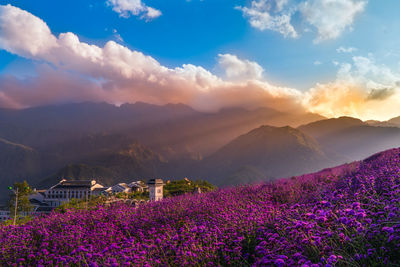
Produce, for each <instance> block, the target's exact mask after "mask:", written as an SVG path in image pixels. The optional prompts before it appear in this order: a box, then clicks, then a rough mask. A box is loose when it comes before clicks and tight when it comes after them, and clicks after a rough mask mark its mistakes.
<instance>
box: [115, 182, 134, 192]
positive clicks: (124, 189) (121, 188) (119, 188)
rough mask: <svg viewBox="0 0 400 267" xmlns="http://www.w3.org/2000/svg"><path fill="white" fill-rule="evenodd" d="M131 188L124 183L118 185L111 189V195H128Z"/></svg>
mask: <svg viewBox="0 0 400 267" xmlns="http://www.w3.org/2000/svg"><path fill="white" fill-rule="evenodd" d="M130 191H131V188H130V187H129V186H128V185H127V184H126V183H118V184H116V185H114V186H112V187H111V193H112V194H118V193H129V192H130Z"/></svg>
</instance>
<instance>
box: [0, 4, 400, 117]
mask: <svg viewBox="0 0 400 267" xmlns="http://www.w3.org/2000/svg"><path fill="white" fill-rule="evenodd" d="M0 49H4V50H6V51H9V52H12V53H15V54H17V55H19V56H22V57H25V58H28V59H33V60H37V62H38V65H39V66H40V68H39V70H38V71H37V72H38V75H37V76H36V77H28V78H22V79H21V78H16V77H13V76H9V75H8V76H6V75H0V106H2V107H16V108H19V107H27V106H35V105H43V104H49V103H59V102H64V101H107V102H110V103H124V102H136V101H144V102H148V103H153V104H166V103H185V104H187V105H190V106H192V107H194V108H196V109H198V110H205V111H215V110H218V109H220V108H224V107H232V106H234V107H249V108H254V107H261V106H264V107H270V108H274V109H277V110H279V111H294V110H296V111H298V112H299V111H312V112H318V113H320V114H322V115H326V116H341V115H349V116H357V117H360V118H363V119H388V118H390V117H394V116H397V115H399V109H398V107H399V106H400V72H396V71H393V70H392V69H390V68H388V67H387V66H385V65H380V64H377V63H376V62H375V60H374V58H373V57H372V55H368V57H353V58H352V62H350V63H342V64H339V63H338V67H339V70H338V74H337V78H336V80H335V81H333V82H330V83H324V84H316V85H315V86H314V87H313V88H311V89H310V90H308V91H307V92H301V91H299V90H297V89H294V88H287V87H281V86H274V85H272V84H270V83H269V82H268V81H266V80H265V79H263V75H262V74H263V69H262V67H261V66H260V65H258V64H257V63H256V62H252V61H249V60H245V59H239V58H238V57H237V56H235V55H231V54H224V55H219V60H218V63H219V67H222V68H223V69H224V71H225V75H226V78H227V79H223V78H221V77H218V76H216V75H214V74H213V73H211V72H210V71H208V70H206V69H205V68H203V67H201V66H195V65H192V64H184V65H183V66H181V67H176V68H168V67H165V66H163V65H161V64H160V63H159V62H158V61H157V60H155V59H154V58H152V57H150V56H147V55H144V54H143V53H141V52H138V51H134V50H130V49H129V48H127V47H124V46H122V45H120V44H117V43H116V42H113V41H109V42H107V43H106V44H105V45H104V46H103V47H100V46H96V45H91V44H88V43H84V42H82V41H80V40H79V38H78V37H77V36H76V35H75V34H73V33H70V32H69V33H61V34H60V35H59V36H58V37H56V36H54V35H53V34H52V33H51V31H50V29H49V27H48V26H47V25H46V23H45V22H44V21H42V20H40V19H39V18H37V17H35V16H34V15H32V14H30V13H28V12H26V11H23V10H21V9H19V8H16V7H13V6H10V5H7V6H0ZM49 65H51V67H48V66H49Z"/></svg>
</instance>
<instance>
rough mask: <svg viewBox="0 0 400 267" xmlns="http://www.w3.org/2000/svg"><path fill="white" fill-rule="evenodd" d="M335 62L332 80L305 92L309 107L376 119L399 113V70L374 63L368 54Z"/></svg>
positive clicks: (331, 114)
mask: <svg viewBox="0 0 400 267" xmlns="http://www.w3.org/2000/svg"><path fill="white" fill-rule="evenodd" d="M338 66H339V70H338V73H337V78H336V80H335V81H333V82H330V83H325V84H317V85H316V86H315V87H314V88H312V89H310V90H309V91H308V92H306V97H305V101H306V103H307V105H308V106H309V108H310V110H311V111H313V112H317V113H320V114H322V115H325V116H328V117H331V116H334V117H336V116H343V115H348V116H355V117H359V118H363V119H378V120H385V119H388V118H391V117H394V116H398V115H400V112H399V108H398V107H399V106H400V72H394V71H393V70H391V69H390V68H388V67H387V66H385V65H378V64H377V63H375V60H374V59H373V58H371V57H353V58H352V62H351V63H342V64H339V63H338Z"/></svg>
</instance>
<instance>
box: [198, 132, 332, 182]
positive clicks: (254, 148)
mask: <svg viewBox="0 0 400 267" xmlns="http://www.w3.org/2000/svg"><path fill="white" fill-rule="evenodd" d="M329 163H330V162H329V159H328V158H327V157H326V155H325V154H324V153H323V152H322V150H321V149H320V147H319V145H318V144H317V142H316V141H315V140H314V139H313V138H311V137H309V136H307V135H305V134H304V133H302V132H301V131H299V130H297V129H294V128H291V127H272V126H261V127H259V128H257V129H254V130H252V131H250V132H249V133H247V134H244V135H241V136H239V137H238V138H236V139H235V140H233V141H232V142H230V143H228V144H227V145H225V146H224V147H222V148H221V149H220V150H218V151H217V152H216V153H214V154H212V155H211V156H210V157H208V158H206V159H205V160H204V162H202V163H201V164H202V167H204V168H205V172H206V173H207V174H206V176H207V177H209V179H210V180H211V181H212V182H214V183H216V184H217V185H220V186H221V185H235V184H244V183H251V182H255V181H262V180H269V179H273V178H279V177H286V176H293V175H296V174H297V175H298V174H301V173H307V172H310V171H312V170H317V169H319V168H322V167H324V166H325V167H326V166H329ZM246 178H247V179H246Z"/></svg>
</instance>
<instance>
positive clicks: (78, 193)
mask: <svg viewBox="0 0 400 267" xmlns="http://www.w3.org/2000/svg"><path fill="white" fill-rule="evenodd" d="M103 187H104V186H102V185H101V184H98V183H97V182H96V181H95V180H86V181H67V180H65V179H63V180H61V181H60V182H59V183H58V184H56V185H54V186H52V187H50V189H48V190H46V192H45V193H44V199H43V201H42V202H45V203H47V204H48V205H49V206H50V207H58V206H60V205H61V204H62V203H64V202H69V201H70V200H71V199H89V198H90V196H91V195H92V192H93V191H94V190H95V189H96V188H103Z"/></svg>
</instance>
